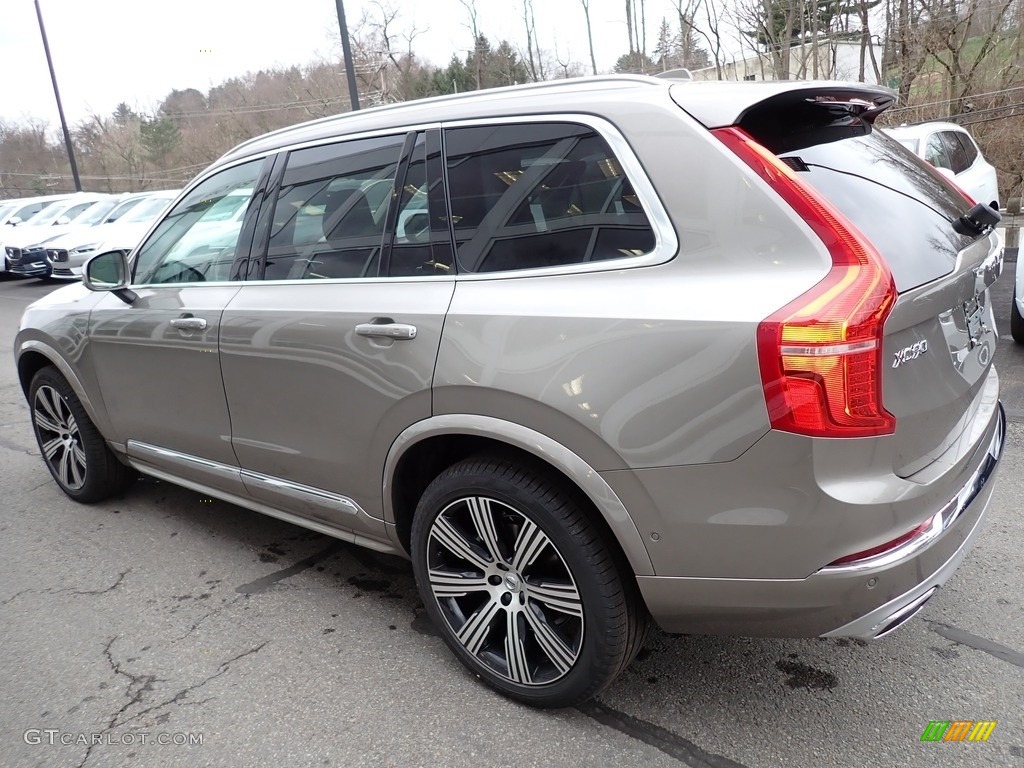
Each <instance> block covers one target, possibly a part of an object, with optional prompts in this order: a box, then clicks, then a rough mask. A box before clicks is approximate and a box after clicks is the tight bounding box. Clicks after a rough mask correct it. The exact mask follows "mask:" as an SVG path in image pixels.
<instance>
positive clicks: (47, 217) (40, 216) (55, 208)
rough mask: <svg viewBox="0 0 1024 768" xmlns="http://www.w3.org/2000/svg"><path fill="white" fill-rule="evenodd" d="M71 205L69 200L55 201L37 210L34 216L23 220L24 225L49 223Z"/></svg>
mask: <svg viewBox="0 0 1024 768" xmlns="http://www.w3.org/2000/svg"><path fill="white" fill-rule="evenodd" d="M70 207H71V201H69V200H65V201H64V202H63V203H55V204H54V205H48V206H47V207H46V208H43V210H41V211H39V213H37V214H36V215H35V216H32V217H31V218H29V219H27V220H24V223H25V225H26V226H32V227H34V226H36V225H37V224H50V223H51V222H53V221H54V220H55V219H58V218H60V217H61V216H62V215H63V214H64V211H66V210H67V209H68V208H70Z"/></svg>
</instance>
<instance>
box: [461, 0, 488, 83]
mask: <svg viewBox="0 0 1024 768" xmlns="http://www.w3.org/2000/svg"><path fill="white" fill-rule="evenodd" d="M459 2H460V3H461V4H462V7H463V8H465V9H466V13H467V14H469V31H470V32H472V33H473V74H474V76H475V77H476V87H477V90H479V89H480V87H481V84H482V83H483V55H482V54H483V52H482V51H481V50H480V25H479V23H478V22H477V10H476V0H459Z"/></svg>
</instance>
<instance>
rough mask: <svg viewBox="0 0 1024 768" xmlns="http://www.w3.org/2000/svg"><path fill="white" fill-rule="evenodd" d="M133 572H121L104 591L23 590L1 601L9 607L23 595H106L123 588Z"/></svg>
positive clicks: (51, 588) (62, 588) (49, 588)
mask: <svg viewBox="0 0 1024 768" xmlns="http://www.w3.org/2000/svg"><path fill="white" fill-rule="evenodd" d="M131 572H132V569H131V568H128V569H127V570H124V571H121V573H119V574H118V576H117V580H116V581H115V582H114V583H113V584H111V585H110V586H109V587H104V588H103V589H74V588H73V587H61V588H60V589H54V588H53V587H47V588H46V589H23V590H21V592H15V593H14V594H13V595H11V596H10V597H8V598H7V599H6V600H0V605H7V604H8V603H13V602H14V601H15V600H17V599H18V598H19V597H21V596H22V595H27V594H36V595H62V594H66V593H70V594H72V595H105V594H107V593H108V592H112V591H113V590H115V589H117V588H118V587H119V586H121V582H122V581H124V577H125V576H127V575H128V574H129V573H131Z"/></svg>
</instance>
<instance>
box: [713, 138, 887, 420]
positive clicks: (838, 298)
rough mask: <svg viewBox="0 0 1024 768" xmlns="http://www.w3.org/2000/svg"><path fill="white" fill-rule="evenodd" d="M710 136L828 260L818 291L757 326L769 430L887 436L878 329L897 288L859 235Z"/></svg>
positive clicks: (740, 148) (796, 182)
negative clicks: (787, 210)
mask: <svg viewBox="0 0 1024 768" xmlns="http://www.w3.org/2000/svg"><path fill="white" fill-rule="evenodd" d="M712 133H714V135H715V136H716V137H717V138H718V139H719V140H720V141H721V142H722V143H723V144H725V145H726V146H727V147H728V148H729V149H730V150H732V152H734V153H735V154H736V155H737V157H739V158H740V159H741V160H742V161H743V162H744V163H746V164H747V165H748V166H750V167H751V168H752V169H753V170H754V171H755V172H756V173H757V175H758V176H760V177H761V178H762V179H764V180H765V182H767V183H768V185H769V186H770V187H771V188H772V189H773V190H775V192H777V193H778V195H779V196H780V197H781V198H782V199H783V200H785V201H786V203H787V204H788V205H789V206H790V207H791V208H792V209H793V210H794V211H795V212H796V213H797V215H799V216H800V218H802V219H803V220H804V221H805V222H806V223H807V225H808V226H809V227H810V228H811V230H813V231H814V233H815V234H816V235H817V236H818V237H819V238H821V241H822V242H823V243H824V244H825V247H826V248H827V249H828V252H829V253H830V254H831V256H832V269H831V270H829V272H828V274H827V275H826V276H825V277H824V279H822V280H821V282H819V283H818V284H817V285H815V286H814V287H813V288H811V289H810V290H809V291H807V292H806V293H804V294H802V295H801V296H799V297H797V298H796V299H794V300H793V301H791V302H790V303H789V304H787V305H786V306H785V307H783V308H782V309H780V310H779V311H778V312H776V313H774V314H773V315H771V316H770V317H768V318H767V319H765V320H764V321H763V322H761V323H760V325H758V328H757V353H758V361H759V363H760V367H761V380H762V383H763V385H764V393H765V401H766V403H767V405H768V415H769V417H770V418H771V424H772V427H773V428H774V429H781V430H785V431H787V432H796V433H798V434H802V435H813V436H817V437H867V436H870V435H884V434H890V433H892V432H893V431H894V430H895V428H896V420H895V418H894V417H893V416H892V414H890V413H889V412H888V411H886V410H885V408H884V407H883V406H882V329H883V325H884V323H885V318H886V316H887V315H888V314H889V310H890V309H891V308H892V305H893V303H894V302H895V300H896V287H895V285H894V284H893V280H892V275H891V274H890V273H889V269H888V268H887V267H886V265H885V262H884V261H883V260H882V257H881V256H880V255H879V253H878V252H877V251H876V250H875V248H874V246H872V245H871V243H870V242H869V241H868V240H867V238H866V237H864V235H862V234H861V233H860V232H858V231H857V229H856V227H854V226H853V224H851V223H850V222H849V221H848V220H847V219H846V217H844V216H843V215H842V214H841V213H840V212H839V211H838V210H836V209H835V207H833V206H832V205H831V204H829V203H828V202H827V201H826V200H823V199H822V198H821V197H820V196H819V195H818V194H817V193H816V192H815V191H814V190H813V189H812V188H811V187H809V186H808V185H807V184H805V183H804V182H803V181H802V180H801V179H799V178H798V177H797V175H796V173H795V172H794V171H793V170H792V169H791V168H790V167H789V166H787V165H786V164H785V163H783V162H782V161H781V160H779V158H777V157H776V156H775V155H773V154H772V153H771V152H769V151H768V150H767V149H765V148H764V147H762V146H761V145H760V144H758V143H757V142H755V141H754V140H753V139H752V138H751V137H750V136H749V135H748V134H747V133H746V132H744V131H743V130H741V129H739V128H719V129H717V130H715V131H713V132H712Z"/></svg>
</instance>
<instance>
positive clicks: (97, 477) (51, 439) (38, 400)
mask: <svg viewBox="0 0 1024 768" xmlns="http://www.w3.org/2000/svg"><path fill="white" fill-rule="evenodd" d="M29 402H30V403H31V406H32V428H33V431H34V432H35V435H36V442H37V443H38V444H39V450H40V452H41V453H42V455H43V461H44V462H45V463H46V467H47V469H49V470H50V474H51V475H53V479H54V480H56V481H57V485H59V486H60V488H61V490H62V491H64V493H66V494H67V495H68V496H70V497H71V498H72V499H74V500H75V501H81V502H85V503H91V502H95V501H101V500H103V499H105V498H107V497H109V496H112V495H114V494H116V493H119V492H120V491H123V490H124V489H125V487H127V485H128V484H129V483H130V482H131V481H132V480H133V479H134V478H135V473H134V471H133V470H131V469H130V468H128V467H126V466H125V465H124V464H122V463H121V462H120V461H118V460H117V458H116V457H115V456H114V454H113V453H112V452H111V451H110V448H108V447H107V443H106V441H105V440H104V439H103V437H102V435H100V433H99V430H97V429H96V426H95V425H94V424H93V423H92V421H91V420H90V419H89V416H88V414H87V413H86V412H85V409H84V408H83V407H82V404H81V402H79V400H78V397H77V396H76V395H75V391H74V390H73V389H72V388H71V385H70V384H68V382H67V380H66V379H65V378H64V377H63V376H61V375H60V373H58V372H57V370H56V369H55V368H53V367H46V368H42V369H41V370H40V371H39V372H38V373H36V375H35V376H34V377H32V383H31V385H30V386H29Z"/></svg>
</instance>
